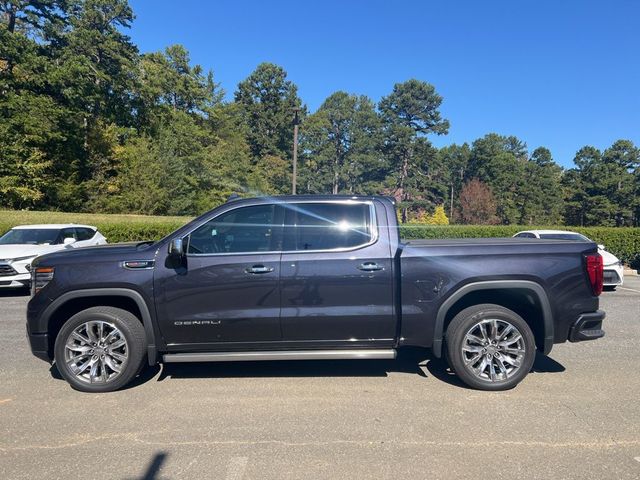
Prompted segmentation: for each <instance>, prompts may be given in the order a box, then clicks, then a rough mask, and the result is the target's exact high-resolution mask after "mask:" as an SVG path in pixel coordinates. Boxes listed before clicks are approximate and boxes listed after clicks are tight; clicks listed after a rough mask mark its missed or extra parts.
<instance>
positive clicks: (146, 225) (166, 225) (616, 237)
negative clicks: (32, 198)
mask: <svg viewBox="0 0 640 480" xmlns="http://www.w3.org/2000/svg"><path fill="white" fill-rule="evenodd" d="M190 219H191V218H190V217H152V216H143V215H106V214H104V215H103V214H84V213H78V214H75V213H60V212H30V211H11V210H0V231H1V232H5V231H7V230H9V229H10V228H11V227H14V226H15V225H22V224H33V223H86V224H89V225H95V226H96V227H98V229H99V230H100V231H101V232H102V233H103V234H104V235H105V237H107V240H108V241H109V242H110V243H117V242H132V241H137V240H154V239H159V238H162V237H164V236H165V235H167V234H169V233H171V232H172V231H173V230H175V229H177V228H179V227H181V226H182V225H184V224H185V223H187V222H188V221H189V220H190ZM549 228H557V229H562V230H572V231H576V232H580V233H582V234H583V235H586V236H587V237H589V238H591V239H592V240H593V241H595V242H597V243H601V244H603V245H604V246H605V247H606V248H607V250H608V251H610V252H611V253H613V254H614V255H615V256H617V257H618V258H619V259H620V260H622V261H623V262H624V263H626V264H629V265H631V266H632V267H634V268H640V228H613V227H584V228H581V227H549V226H547V227H531V226H528V227H523V226H518V225H495V226H493V225H492V226H484V225H446V226H444V225H443V226H436V225H419V224H408V225H403V226H402V227H400V235H401V236H402V238H406V239H412V238H413V239H415V238H477V237H510V236H512V235H514V234H515V233H517V232H519V231H521V230H533V229H549Z"/></svg>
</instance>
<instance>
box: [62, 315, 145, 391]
mask: <svg viewBox="0 0 640 480" xmlns="http://www.w3.org/2000/svg"><path fill="white" fill-rule="evenodd" d="M145 349H146V340H145V334H144V328H143V326H142V324H141V323H140V320H138V318H136V317H135V316H134V315H133V314H132V313H130V312H128V311H126V310H122V309H120V308H114V307H92V308H88V309H86V310H83V311H81V312H79V313H76V314H75V315H74V316H73V317H71V318H70V319H69V320H68V321H67V322H66V323H65V324H64V325H63V326H62V328H61V329H60V332H59V333H58V336H57V337H56V344H55V349H54V355H55V361H56V366H57V367H58V371H59V372H60V374H61V375H62V376H63V377H64V379H65V380H66V381H67V382H69V384H70V385H71V386H72V387H73V388H75V389H76V390H80V391H83V392H95V393H97V392H111V391H114V390H117V389H119V388H121V387H123V386H124V385H126V384H127V383H129V382H130V381H131V380H132V379H133V378H134V377H135V376H136V375H137V374H138V372H139V371H140V370H141V368H142V366H143V362H144V358H145Z"/></svg>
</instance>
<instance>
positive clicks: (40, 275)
mask: <svg viewBox="0 0 640 480" xmlns="http://www.w3.org/2000/svg"><path fill="white" fill-rule="evenodd" d="M51 280H53V267H37V268H34V269H33V271H32V272H31V294H32V295H35V294H36V293H38V292H39V291H40V290H42V289H43V288H44V287H45V286H46V285H47V283H49V282H50V281H51Z"/></svg>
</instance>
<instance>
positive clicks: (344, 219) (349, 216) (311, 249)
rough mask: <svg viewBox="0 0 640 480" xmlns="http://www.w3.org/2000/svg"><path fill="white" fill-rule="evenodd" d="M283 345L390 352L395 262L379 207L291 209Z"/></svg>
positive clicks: (349, 204) (339, 204)
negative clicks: (377, 348)
mask: <svg viewBox="0 0 640 480" xmlns="http://www.w3.org/2000/svg"><path fill="white" fill-rule="evenodd" d="M284 207H285V209H286V212H285V227H284V245H283V250H284V252H283V254H282V263H281V265H282V266H281V285H282V287H281V296H282V304H281V305H282V308H281V325H282V334H283V340H285V341H286V342H293V343H297V342H299V343H300V344H301V345H304V346H309V347H314V346H318V347H321V346H336V345H344V346H366V345H372V344H379V345H391V344H393V340H394V336H395V328H396V322H395V316H394V309H393V275H394V273H393V262H392V259H391V255H390V248H389V242H388V238H387V230H386V229H379V228H378V225H385V224H386V217H385V214H384V211H383V209H378V210H376V209H375V208H374V204H373V201H355V200H354V201H350V200H348V201H309V202H299V203H291V204H285V205H284Z"/></svg>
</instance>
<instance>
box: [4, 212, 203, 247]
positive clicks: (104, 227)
mask: <svg viewBox="0 0 640 480" xmlns="http://www.w3.org/2000/svg"><path fill="white" fill-rule="evenodd" d="M190 220H191V217H169V216H163V217H152V216H144V215H106V214H91V213H66V212H42V211H21V210H0V232H1V233H4V232H6V231H7V230H9V229H10V228H12V227H15V226H16V225H29V224H39V223H79V224H80V223H81V224H86V225H93V226H95V227H98V230H100V232H101V233H102V234H103V235H104V236H105V237H107V241H108V242H109V243H118V242H135V241H141V240H158V239H160V238H162V237H164V236H166V235H168V234H169V233H171V232H173V231H174V230H176V229H178V228H180V227H181V226H183V225H184V224H186V223H187V222H189V221H190Z"/></svg>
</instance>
